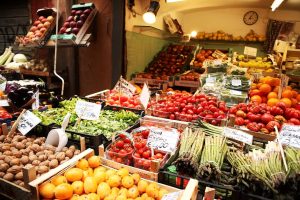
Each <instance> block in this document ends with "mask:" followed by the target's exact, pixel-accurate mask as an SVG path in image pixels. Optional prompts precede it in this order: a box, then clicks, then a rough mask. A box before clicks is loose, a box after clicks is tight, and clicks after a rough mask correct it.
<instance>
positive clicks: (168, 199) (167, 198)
mask: <svg viewBox="0 0 300 200" xmlns="http://www.w3.org/2000/svg"><path fill="white" fill-rule="evenodd" d="M180 193H181V191H178V192H171V193H169V194H165V195H164V196H163V197H162V200H177V199H179V196H180Z"/></svg>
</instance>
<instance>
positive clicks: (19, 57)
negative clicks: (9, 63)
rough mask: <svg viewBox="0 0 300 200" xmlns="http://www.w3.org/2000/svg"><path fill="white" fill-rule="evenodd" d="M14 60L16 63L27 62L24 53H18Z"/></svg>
mask: <svg viewBox="0 0 300 200" xmlns="http://www.w3.org/2000/svg"><path fill="white" fill-rule="evenodd" d="M13 60H14V62H16V63H24V62H27V58H26V56H25V55H24V54H21V53H18V54H16V55H15V56H14V59H13Z"/></svg>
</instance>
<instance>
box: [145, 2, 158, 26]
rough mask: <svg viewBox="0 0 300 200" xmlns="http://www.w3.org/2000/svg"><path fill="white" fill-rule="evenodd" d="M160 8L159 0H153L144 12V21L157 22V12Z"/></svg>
mask: <svg viewBox="0 0 300 200" xmlns="http://www.w3.org/2000/svg"><path fill="white" fill-rule="evenodd" d="M158 9H159V2H158V0H151V2H150V6H149V8H148V10H147V12H145V13H144V14H143V19H144V21H145V22H146V23H148V24H153V23H155V22H156V14H157V12H158Z"/></svg>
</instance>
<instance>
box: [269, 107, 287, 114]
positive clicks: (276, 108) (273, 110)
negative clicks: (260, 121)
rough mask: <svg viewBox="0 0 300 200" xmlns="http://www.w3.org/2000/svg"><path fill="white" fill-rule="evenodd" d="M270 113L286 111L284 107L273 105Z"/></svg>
mask: <svg viewBox="0 0 300 200" xmlns="http://www.w3.org/2000/svg"><path fill="white" fill-rule="evenodd" d="M270 113H271V114H272V115H283V113H284V111H283V109H282V108H280V107H278V106H273V107H272V108H271V110H270Z"/></svg>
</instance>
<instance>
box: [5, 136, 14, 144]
mask: <svg viewBox="0 0 300 200" xmlns="http://www.w3.org/2000/svg"><path fill="white" fill-rule="evenodd" d="M4 141H5V142H7V143H11V141H12V138H9V137H7V138H5V140H4Z"/></svg>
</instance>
